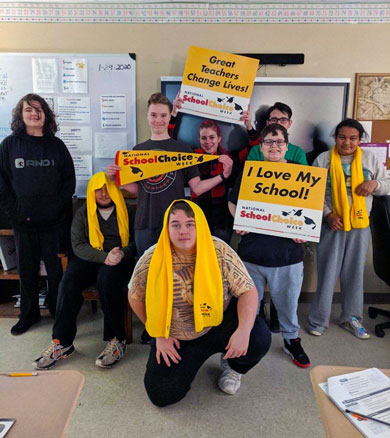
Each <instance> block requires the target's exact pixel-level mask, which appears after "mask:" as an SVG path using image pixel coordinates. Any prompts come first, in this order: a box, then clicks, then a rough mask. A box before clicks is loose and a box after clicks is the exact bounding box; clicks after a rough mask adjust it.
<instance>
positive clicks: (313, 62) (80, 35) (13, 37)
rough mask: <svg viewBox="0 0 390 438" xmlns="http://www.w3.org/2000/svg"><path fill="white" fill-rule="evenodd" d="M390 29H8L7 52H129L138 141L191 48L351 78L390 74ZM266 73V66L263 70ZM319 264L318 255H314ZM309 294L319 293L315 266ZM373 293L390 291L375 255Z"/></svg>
mask: <svg viewBox="0 0 390 438" xmlns="http://www.w3.org/2000/svg"><path fill="white" fill-rule="evenodd" d="M389 43H390V24H306V25H304V24H219V25H217V24H194V25H190V24H180V25H179V24H167V25H162V24H159V25H157V24H156V25H153V24H147V25H142V24H36V23H31V24H27V23H25V24H23V23H1V24H0V51H4V52H53V53H56V52H67V53H127V52H134V53H136V55H137V119H138V123H137V126H138V140H139V141H141V140H145V139H146V138H147V137H148V129H147V126H146V123H145V118H144V114H145V112H146V106H145V102H146V100H147V98H148V97H149V95H150V94H151V93H152V92H155V91H158V90H159V89H160V82H159V78H160V76H180V75H181V74H182V72H183V67H184V62H185V59H186V53H187V49H188V46H190V45H197V46H203V47H209V48H214V49H218V50H223V51H229V52H240V53H245V52H246V53H251V52H252V53H253V52H254V53H261V52H264V53H267V52H268V53H284V52H286V53H289V52H290V53H304V54H305V64H304V65H297V66H286V67H279V66H268V67H267V70H266V72H267V75H268V76H286V77H290V76H292V77H294V76H296V77H299V76H303V77H305V76H306V77H347V78H351V81H352V82H351V95H350V99H349V105H348V115H349V116H352V105H353V91H354V76H355V73H357V72H358V73H366V72H375V73H388V72H390V56H389V53H390V49H389V47H390V46H389ZM259 75H260V76H263V75H264V68H262V69H261V70H260V72H259ZM310 260H313V262H314V256H312V257H310ZM307 268H308V269H307V275H306V279H305V285H304V288H303V290H306V291H309V290H314V289H315V275H314V273H315V270H314V265H313V263H311V262H310V263H308V264H307ZM365 290H366V292H385V291H388V287H387V286H385V285H384V283H383V282H381V281H380V280H379V279H377V278H376V276H375V274H374V273H373V271H372V267H371V257H368V263H367V267H366V285H365Z"/></svg>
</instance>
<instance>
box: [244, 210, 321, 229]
mask: <svg viewBox="0 0 390 438" xmlns="http://www.w3.org/2000/svg"><path fill="white" fill-rule="evenodd" d="M240 217H242V218H247V219H255V220H258V221H261V222H277V223H279V224H285V225H286V226H287V228H289V229H294V230H297V229H302V227H303V225H308V226H310V227H311V229H312V230H314V229H315V228H316V227H317V225H316V223H315V222H314V220H313V219H312V218H311V217H309V216H305V214H304V212H303V208H300V209H294V208H292V209H291V210H290V211H288V210H287V209H286V210H282V211H281V214H271V213H266V212H265V210H264V209H263V208H257V207H242V210H241V211H240Z"/></svg>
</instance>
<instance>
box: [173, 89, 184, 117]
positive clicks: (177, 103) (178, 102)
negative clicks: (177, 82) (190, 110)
mask: <svg viewBox="0 0 390 438" xmlns="http://www.w3.org/2000/svg"><path fill="white" fill-rule="evenodd" d="M183 103H184V100H183V99H182V98H181V97H180V90H179V91H178V92H177V94H176V97H175V100H174V101H173V104H172V105H173V108H172V112H171V116H173V117H176V116H177V113H178V112H179V111H180V110H181V109H182V108H183Z"/></svg>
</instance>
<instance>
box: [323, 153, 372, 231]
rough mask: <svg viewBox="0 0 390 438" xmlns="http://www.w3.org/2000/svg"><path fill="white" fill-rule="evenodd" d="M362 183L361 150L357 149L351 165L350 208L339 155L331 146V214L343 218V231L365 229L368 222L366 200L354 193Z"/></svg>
mask: <svg viewBox="0 0 390 438" xmlns="http://www.w3.org/2000/svg"><path fill="white" fill-rule="evenodd" d="M362 182H364V175H363V166H362V150H361V149H360V147H358V148H357V149H356V151H355V154H354V157H353V161H352V163H351V193H352V207H351V206H350V205H349V201H348V195H347V186H346V183H345V176H344V172H343V167H342V165H341V158H340V154H339V153H338V152H337V149H336V146H333V149H332V152H331V155H330V183H331V188H332V207H333V213H334V214H336V215H337V216H340V217H342V218H343V223H344V230H345V231H351V227H352V228H366V227H368V226H369V224H370V221H369V218H368V213H367V207H366V200H365V198H364V196H359V195H357V194H356V193H355V191H356V187H357V186H358V185H359V184H361V183H362Z"/></svg>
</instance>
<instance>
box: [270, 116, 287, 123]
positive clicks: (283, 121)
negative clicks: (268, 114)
mask: <svg viewBox="0 0 390 438" xmlns="http://www.w3.org/2000/svg"><path fill="white" fill-rule="evenodd" d="M268 121H269V122H270V123H280V124H281V125H284V124H286V123H288V122H289V121H290V119H289V118H288V117H281V118H280V119H278V118H277V117H272V118H271V119H268Z"/></svg>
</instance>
